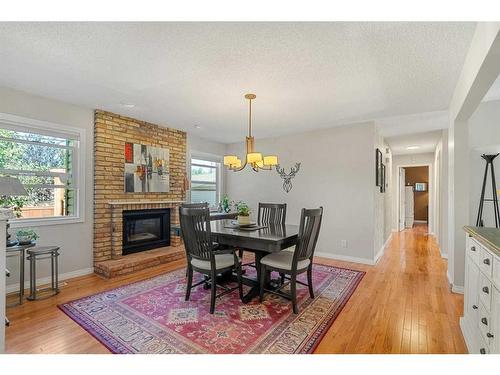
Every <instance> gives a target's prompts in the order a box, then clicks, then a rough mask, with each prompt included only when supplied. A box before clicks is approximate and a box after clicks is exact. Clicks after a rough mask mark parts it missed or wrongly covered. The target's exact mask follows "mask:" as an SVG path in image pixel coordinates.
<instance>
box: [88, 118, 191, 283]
mask: <svg viewBox="0 0 500 375" xmlns="http://www.w3.org/2000/svg"><path fill="white" fill-rule="evenodd" d="M126 142H129V143H135V144H142V145H149V146H153V147H161V148H168V149H169V151H170V156H169V161H170V163H169V185H170V189H169V192H165V193H125V192H124V179H125V177H124V169H125V156H124V148H125V143H126ZM185 177H186V133H185V132H183V131H180V130H176V129H170V128H166V127H162V126H158V125H155V124H150V123H147V122H144V121H139V120H136V119H133V118H129V117H124V116H120V115H116V114H113V113H110V112H105V111H100V110H96V111H95V122H94V270H95V272H96V273H99V274H101V275H104V276H106V277H114V276H118V275H123V274H126V273H130V272H134V271H137V270H140V269H143V268H146V267H150V266H154V265H157V264H160V263H165V262H168V261H172V260H175V259H180V258H182V257H183V254H184V250H183V249H182V247H181V246H179V245H181V240H180V238H179V237H178V236H177V235H176V234H175V232H174V231H171V233H170V246H168V247H160V248H157V249H151V250H147V251H142V252H140V253H133V254H129V255H123V212H124V211H126V212H130V211H134V210H146V209H152V210H156V209H167V208H168V209H170V225H172V226H178V225H179V217H178V216H179V215H178V207H179V204H180V203H182V202H183V201H184V199H185V194H186V192H185V190H184V180H185Z"/></svg>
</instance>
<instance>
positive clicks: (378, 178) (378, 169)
mask: <svg viewBox="0 0 500 375" xmlns="http://www.w3.org/2000/svg"><path fill="white" fill-rule="evenodd" d="M375 186H380V187H381V186H382V151H380V150H379V149H378V148H377V149H376V150H375Z"/></svg>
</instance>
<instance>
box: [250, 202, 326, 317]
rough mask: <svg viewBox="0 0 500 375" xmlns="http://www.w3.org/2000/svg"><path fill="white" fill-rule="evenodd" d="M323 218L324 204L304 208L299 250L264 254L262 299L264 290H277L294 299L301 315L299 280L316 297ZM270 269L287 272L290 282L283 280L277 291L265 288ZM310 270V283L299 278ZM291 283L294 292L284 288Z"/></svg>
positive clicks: (261, 265) (282, 272) (281, 272)
mask: <svg viewBox="0 0 500 375" xmlns="http://www.w3.org/2000/svg"><path fill="white" fill-rule="evenodd" d="M322 217H323V207H320V208H315V209H305V208H303V209H302V211H301V215H300V226H299V234H298V238H297V244H296V245H295V250H294V251H293V252H292V251H280V252H277V253H271V254H269V255H266V256H265V257H263V258H262V259H261V261H260V272H261V274H260V295H259V300H260V302H262V300H263V298H264V291H267V292H269V293H273V294H276V295H279V296H282V297H285V298H287V299H290V300H291V301H292V307H293V312H294V313H295V314H298V312H299V309H298V308H297V283H298V284H301V285H305V286H307V287H308V288H309V295H310V296H311V298H314V290H313V284H312V267H313V256H314V250H315V248H316V242H317V241H318V236H319V230H320V227H321V219H322ZM270 271H277V272H279V273H280V274H284V275H285V278H286V279H287V280H289V282H287V283H282V284H281V285H280V286H279V287H278V288H277V289H275V290H268V289H265V288H264V286H265V280H266V275H267V273H268V272H270ZM306 271H307V284H305V283H303V282H301V281H299V280H297V275H300V274H301V273H304V272H306ZM288 285H290V294H287V293H285V292H283V291H282V289H283V288H284V287H286V286H288Z"/></svg>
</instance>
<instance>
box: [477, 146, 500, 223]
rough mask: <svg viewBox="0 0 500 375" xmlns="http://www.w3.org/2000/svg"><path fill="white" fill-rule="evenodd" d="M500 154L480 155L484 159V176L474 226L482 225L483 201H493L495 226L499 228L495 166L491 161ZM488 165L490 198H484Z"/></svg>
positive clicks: (499, 218) (499, 212)
mask: <svg viewBox="0 0 500 375" xmlns="http://www.w3.org/2000/svg"><path fill="white" fill-rule="evenodd" d="M498 155H500V154H494V155H486V154H482V155H481V157H482V158H483V159H484V160H485V161H486V166H485V169H484V178H483V186H482V188H481V199H480V201H479V208H478V210H477V219H476V227H483V226H484V223H483V205H484V202H491V203H493V212H494V214H495V227H496V228H499V227H500V210H499V208H498V194H497V185H496V178H495V168H494V165H493V161H494V160H495V158H496V157H497V156H498ZM488 167H489V169H490V170H491V189H492V190H491V191H492V198H491V199H488V198H485V197H484V195H485V192H486V180H487V179H488Z"/></svg>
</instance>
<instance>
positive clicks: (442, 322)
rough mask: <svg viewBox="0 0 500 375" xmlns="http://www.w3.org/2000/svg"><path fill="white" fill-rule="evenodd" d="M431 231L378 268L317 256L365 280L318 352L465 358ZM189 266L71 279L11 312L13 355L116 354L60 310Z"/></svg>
mask: <svg viewBox="0 0 500 375" xmlns="http://www.w3.org/2000/svg"><path fill="white" fill-rule="evenodd" d="M426 230H427V227H426V226H417V227H416V228H414V229H413V230H405V231H403V232H400V233H394V235H393V238H392V240H391V242H390V244H389V246H388V247H387V249H386V251H385V254H384V256H383V257H382V258H381V259H380V261H379V262H378V264H377V265H375V266H365V265H360V264H357V263H348V262H340V261H333V260H328V259H324V258H318V259H317V260H318V261H320V262H321V263H325V264H332V265H336V266H341V267H346V268H352V269H358V270H363V271H366V275H365V277H364V278H363V280H362V282H361V283H360V285H359V287H358V289H357V290H356V292H355V293H354V295H353V296H352V297H351V299H350V300H349V302H348V303H347V305H346V306H345V308H344V310H343V311H342V313H341V314H340V315H339V317H338V318H337V320H336V321H335V322H334V323H333V325H332V327H331V328H330V330H329V331H328V332H327V333H326V335H325V337H324V338H323V340H322V341H321V343H320V345H319V346H318V348H317V349H316V353H466V347H465V343H464V340H463V337H462V334H461V332H460V327H459V317H460V316H461V315H462V305H463V296H462V295H459V294H455V293H451V292H450V290H449V286H448V281H447V279H446V260H444V259H442V258H441V257H440V255H439V250H438V247H437V245H436V243H435V241H434V239H433V238H432V237H430V236H428V235H427V233H426ZM183 265H184V261H183V260H180V261H176V262H173V263H170V264H167V265H161V266H158V267H155V268H150V269H147V270H143V271H140V272H137V273H135V274H134V275H130V276H124V277H119V278H115V279H112V280H106V279H103V278H101V277H99V276H97V275H88V276H83V277H78V278H74V279H71V280H68V281H66V285H64V286H63V287H62V288H61V293H60V294H59V295H58V296H56V297H52V298H49V299H46V300H43V301H35V302H29V301H27V302H25V303H24V304H23V305H22V306H17V307H13V308H10V309H8V311H7V312H8V316H9V318H10V320H11V326H10V327H9V328H7V330H6V331H7V337H6V349H7V352H8V353H109V351H108V350H107V349H106V348H105V347H104V346H103V345H101V344H100V343H99V342H98V341H97V340H96V339H94V338H93V337H92V336H91V335H90V334H88V333H87V332H86V331H85V330H83V329H82V328H80V326H78V325H77V324H76V323H75V322H73V321H72V320H71V319H70V318H68V317H67V316H66V315H65V314H63V313H62V312H61V311H59V309H58V308H57V305H58V304H60V303H64V302H67V301H70V300H73V299H76V298H80V297H83V296H86V295H90V294H94V293H98V292H101V291H104V290H107V289H111V288H114V287H117V286H120V285H123V284H126V283H130V282H134V281H138V280H142V279H145V278H148V277H152V276H156V275H158V274H161V273H163V272H166V271H170V270H173V269H175V268H179V267H182V266H183Z"/></svg>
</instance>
